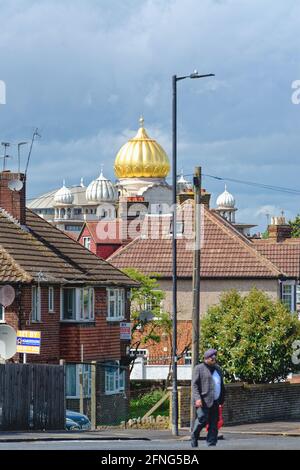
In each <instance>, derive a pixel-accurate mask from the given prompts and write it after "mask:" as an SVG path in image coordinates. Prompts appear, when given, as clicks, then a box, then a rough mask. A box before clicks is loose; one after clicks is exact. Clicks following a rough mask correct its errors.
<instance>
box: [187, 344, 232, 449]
mask: <svg viewBox="0 0 300 470" xmlns="http://www.w3.org/2000/svg"><path fill="white" fill-rule="evenodd" d="M216 362H217V351H216V350H215V349H208V351H206V352H205V353H204V361H203V363H201V364H198V365H197V366H196V367H195V368H194V370H193V378H192V393H193V397H192V399H193V400H194V403H195V407H196V411H197V418H196V420H195V425H194V429H193V432H192V438H191V444H192V447H198V439H199V435H200V432H201V430H202V429H203V428H204V427H205V426H206V425H207V424H208V433H207V445H208V446H215V445H216V444H217V441H218V420H219V405H223V403H224V398H225V388H224V381H223V374H222V370H221V368H220V367H219V366H218V365H217V363H216Z"/></svg>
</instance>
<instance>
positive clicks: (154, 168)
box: [115, 116, 170, 178]
mask: <svg viewBox="0 0 300 470" xmlns="http://www.w3.org/2000/svg"><path fill="white" fill-rule="evenodd" d="M140 126H141V127H140V128H139V130H138V132H137V134H136V136H135V137H133V138H132V139H129V141H128V142H127V143H126V144H124V145H123V146H122V147H121V149H120V150H119V152H118V154H117V156H116V159H115V174H116V176H117V178H165V177H166V176H167V175H168V173H169V171H170V163H169V158H168V156H167V154H166V152H165V151H164V149H163V148H162V147H161V146H160V145H159V143H158V142H156V140H154V139H151V138H150V137H149V136H148V134H147V132H146V130H145V128H144V127H143V126H144V118H143V117H142V116H141V118H140Z"/></svg>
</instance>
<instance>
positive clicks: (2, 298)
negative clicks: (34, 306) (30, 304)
mask: <svg viewBox="0 0 300 470" xmlns="http://www.w3.org/2000/svg"><path fill="white" fill-rule="evenodd" d="M15 297H16V292H15V289H14V288H13V287H12V286H9V285H7V286H2V287H0V304H1V305H3V307H9V305H11V304H12V303H13V301H14V300H15Z"/></svg>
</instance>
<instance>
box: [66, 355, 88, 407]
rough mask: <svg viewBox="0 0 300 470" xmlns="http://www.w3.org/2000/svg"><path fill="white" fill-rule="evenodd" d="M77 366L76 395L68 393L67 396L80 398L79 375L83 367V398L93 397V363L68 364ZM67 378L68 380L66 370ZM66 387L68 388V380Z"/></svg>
mask: <svg viewBox="0 0 300 470" xmlns="http://www.w3.org/2000/svg"><path fill="white" fill-rule="evenodd" d="M71 365H73V366H75V395H67V396H66V398H69V399H72V398H73V399H76V398H77V399H78V398H80V383H79V375H80V368H81V367H82V368H83V374H82V375H83V398H91V395H92V367H91V364H66V367H68V366H71ZM66 380H67V372H66ZM66 389H67V382H66Z"/></svg>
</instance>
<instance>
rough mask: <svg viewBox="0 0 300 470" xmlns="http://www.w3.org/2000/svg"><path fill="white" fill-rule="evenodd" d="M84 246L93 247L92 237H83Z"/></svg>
mask: <svg viewBox="0 0 300 470" xmlns="http://www.w3.org/2000/svg"><path fill="white" fill-rule="evenodd" d="M82 240H83V246H84V247H85V248H87V249H88V250H90V249H91V237H83V239H82Z"/></svg>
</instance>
